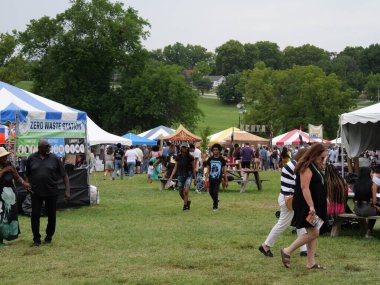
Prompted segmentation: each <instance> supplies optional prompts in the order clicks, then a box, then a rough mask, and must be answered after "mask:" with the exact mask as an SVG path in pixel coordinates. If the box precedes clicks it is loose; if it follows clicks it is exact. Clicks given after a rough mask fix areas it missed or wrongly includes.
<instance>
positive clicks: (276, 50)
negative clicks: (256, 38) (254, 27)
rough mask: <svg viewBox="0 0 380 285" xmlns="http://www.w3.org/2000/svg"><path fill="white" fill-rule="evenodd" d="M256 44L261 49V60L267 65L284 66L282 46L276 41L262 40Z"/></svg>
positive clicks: (276, 67)
mask: <svg viewBox="0 0 380 285" xmlns="http://www.w3.org/2000/svg"><path fill="white" fill-rule="evenodd" d="M255 46H256V47H257V48H258V50H259V60H260V61H263V62H264V63H265V65H266V66H268V67H271V68H273V69H280V68H281V67H282V61H283V56H282V52H281V51H280V47H279V46H278V45H277V44H276V43H272V42H269V41H260V42H256V43H255Z"/></svg>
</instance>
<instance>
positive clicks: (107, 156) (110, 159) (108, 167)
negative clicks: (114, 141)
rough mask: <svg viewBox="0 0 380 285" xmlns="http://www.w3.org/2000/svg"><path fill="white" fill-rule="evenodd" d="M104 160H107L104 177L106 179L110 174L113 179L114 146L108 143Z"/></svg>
mask: <svg viewBox="0 0 380 285" xmlns="http://www.w3.org/2000/svg"><path fill="white" fill-rule="evenodd" d="M104 161H105V166H104V169H105V170H104V177H103V179H104V180H105V179H106V178H107V176H108V175H109V176H110V179H112V173H113V165H114V162H113V148H112V146H110V145H108V146H107V148H106V152H105V154H104Z"/></svg>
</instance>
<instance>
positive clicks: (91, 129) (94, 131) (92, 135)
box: [87, 117, 132, 145]
mask: <svg viewBox="0 0 380 285" xmlns="http://www.w3.org/2000/svg"><path fill="white" fill-rule="evenodd" d="M87 136H88V143H89V144H90V145H97V144H117V143H121V144H123V145H132V141H131V140H130V139H127V138H123V137H119V136H117V135H113V134H110V133H108V132H106V131H105V130H103V129H102V128H101V127H99V126H98V125H97V124H95V123H94V121H93V120H91V119H90V118H89V117H87Z"/></svg>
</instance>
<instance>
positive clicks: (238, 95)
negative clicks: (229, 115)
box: [216, 73, 243, 104]
mask: <svg viewBox="0 0 380 285" xmlns="http://www.w3.org/2000/svg"><path fill="white" fill-rule="evenodd" d="M240 78H241V74H240V73H235V74H229V75H227V76H226V80H225V81H224V82H223V83H222V84H220V85H219V86H218V89H217V91H216V94H217V95H218V97H219V98H220V100H221V101H222V102H223V103H225V104H236V103H239V102H241V101H242V97H243V94H242V92H241V90H240V89H239V87H238V85H239V82H240Z"/></svg>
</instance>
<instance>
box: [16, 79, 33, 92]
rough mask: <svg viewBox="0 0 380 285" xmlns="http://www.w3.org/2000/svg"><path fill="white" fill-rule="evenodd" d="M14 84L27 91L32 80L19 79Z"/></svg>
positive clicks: (31, 85)
mask: <svg viewBox="0 0 380 285" xmlns="http://www.w3.org/2000/svg"><path fill="white" fill-rule="evenodd" d="M15 86H16V87H18V88H21V89H24V90H27V91H32V88H33V81H19V82H18V83H17V84H15Z"/></svg>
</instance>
